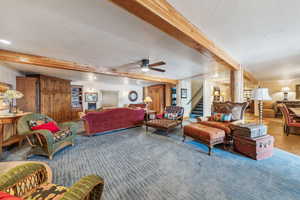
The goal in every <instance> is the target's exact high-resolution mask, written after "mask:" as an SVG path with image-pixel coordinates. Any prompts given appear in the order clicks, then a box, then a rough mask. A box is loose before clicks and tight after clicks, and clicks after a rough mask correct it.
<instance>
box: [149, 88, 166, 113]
mask: <svg viewBox="0 0 300 200" xmlns="http://www.w3.org/2000/svg"><path fill="white" fill-rule="evenodd" d="M144 91H145V93H144V95H145V96H149V97H151V99H152V103H150V105H149V109H150V110H154V111H156V113H158V114H160V113H163V112H164V109H165V105H166V104H165V85H164V84H160V85H152V86H149V87H147V88H145V90H144Z"/></svg>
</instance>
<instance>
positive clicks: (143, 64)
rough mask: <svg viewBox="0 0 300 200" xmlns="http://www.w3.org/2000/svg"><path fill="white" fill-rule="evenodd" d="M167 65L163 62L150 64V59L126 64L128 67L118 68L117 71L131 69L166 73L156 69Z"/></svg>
mask: <svg viewBox="0 0 300 200" xmlns="http://www.w3.org/2000/svg"><path fill="white" fill-rule="evenodd" d="M165 64H166V63H165V62H163V61H160V62H156V63H152V64H150V61H149V59H142V60H140V61H138V62H135V63H129V64H126V65H123V66H120V67H118V68H116V69H115V70H122V69H128V68H129V69H140V70H142V71H143V72H148V71H150V70H153V71H158V72H165V71H166V70H164V69H160V68H156V67H158V66H161V65H165ZM137 65H138V66H137Z"/></svg>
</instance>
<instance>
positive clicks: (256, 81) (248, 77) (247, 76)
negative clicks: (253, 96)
mask: <svg viewBox="0 0 300 200" xmlns="http://www.w3.org/2000/svg"><path fill="white" fill-rule="evenodd" d="M243 74H244V78H245V79H247V80H248V81H250V82H252V83H253V84H258V80H257V79H256V78H255V77H254V76H253V74H252V73H250V72H248V71H246V70H244V73H243Z"/></svg>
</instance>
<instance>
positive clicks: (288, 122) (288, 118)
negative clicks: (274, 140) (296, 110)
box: [278, 104, 300, 136]
mask: <svg viewBox="0 0 300 200" xmlns="http://www.w3.org/2000/svg"><path fill="white" fill-rule="evenodd" d="M278 108H279V110H280V111H281V113H282V115H283V120H284V125H283V131H284V133H286V135H287V136H288V135H289V134H290V128H300V122H297V121H296V120H295V119H294V116H293V115H292V114H291V113H290V111H289V109H288V108H287V106H286V105H285V104H279V105H278Z"/></svg>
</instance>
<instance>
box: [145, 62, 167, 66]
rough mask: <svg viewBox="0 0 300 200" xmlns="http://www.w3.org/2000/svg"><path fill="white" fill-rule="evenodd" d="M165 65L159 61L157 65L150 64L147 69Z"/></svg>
mask: <svg viewBox="0 0 300 200" xmlns="http://www.w3.org/2000/svg"><path fill="white" fill-rule="evenodd" d="M165 64H166V63H165V62H164V61H160V62H157V63H152V64H150V65H149V67H156V66H161V65H165Z"/></svg>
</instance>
